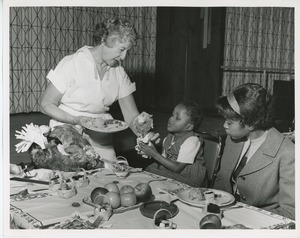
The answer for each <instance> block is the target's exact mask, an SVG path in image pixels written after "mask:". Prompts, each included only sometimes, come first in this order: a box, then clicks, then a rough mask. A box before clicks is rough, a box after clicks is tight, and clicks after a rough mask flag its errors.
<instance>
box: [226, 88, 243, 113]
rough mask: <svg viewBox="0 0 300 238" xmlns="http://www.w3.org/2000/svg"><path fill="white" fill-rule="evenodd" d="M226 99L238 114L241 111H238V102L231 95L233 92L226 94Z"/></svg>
mask: <svg viewBox="0 0 300 238" xmlns="http://www.w3.org/2000/svg"><path fill="white" fill-rule="evenodd" d="M227 101H228V103H229V105H230V106H231V108H232V109H233V110H234V111H235V112H236V113H237V114H239V115H240V116H242V115H241V111H240V106H239V104H238V102H237V101H236V98H235V96H234V95H233V93H230V94H229V95H228V96H227Z"/></svg>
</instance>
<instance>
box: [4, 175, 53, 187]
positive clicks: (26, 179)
mask: <svg viewBox="0 0 300 238" xmlns="http://www.w3.org/2000/svg"><path fill="white" fill-rule="evenodd" d="M10 180H15V181H20V182H30V183H38V184H45V185H49V182H46V181H41V180H35V179H28V178H18V177H13V178H10Z"/></svg>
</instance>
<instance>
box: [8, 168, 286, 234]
mask: <svg viewBox="0 0 300 238" xmlns="http://www.w3.org/2000/svg"><path fill="white" fill-rule="evenodd" d="M48 172H50V171H48ZM43 173H47V171H45V170H43ZM41 177H42V176H41ZM89 179H90V184H89V185H88V186H87V187H84V188H78V190H77V195H76V196H74V197H72V198H69V199H62V198H58V197H57V196H47V197H45V198H35V199H31V200H23V201H15V202H11V214H12V215H13V216H14V218H17V217H19V216H21V214H22V213H23V214H30V215H31V216H32V217H33V218H35V219H37V220H38V221H40V222H41V225H48V224H52V223H55V222H61V221H64V220H65V219H67V218H68V217H70V215H71V214H73V213H74V212H78V213H80V214H82V215H87V216H89V215H92V214H93V207H91V206H89V205H87V204H85V203H83V199H84V198H86V197H88V196H89V195H90V193H91V191H92V190H93V189H94V188H95V187H103V186H104V185H105V184H107V183H109V182H112V181H117V182H118V183H117V184H118V186H119V187H122V186H123V185H131V186H135V185H137V184H138V183H146V182H148V181H149V180H153V179H154V178H153V177H152V176H151V175H150V174H148V173H146V172H140V173H131V174H130V175H129V176H128V177H127V178H126V179H123V180H118V179H117V178H116V176H115V175H113V174H112V172H111V171H108V170H102V171H101V172H97V173H96V174H94V175H91V176H89ZM150 186H151V188H152V191H153V194H154V195H155V200H164V201H167V202H170V201H172V200H174V199H176V198H177V197H176V196H172V195H170V194H168V193H163V192H162V191H163V189H164V188H165V189H177V188H180V187H182V186H187V185H182V184H180V183H178V182H176V181H174V180H170V179H168V180H165V181H153V182H151V183H150ZM10 187H11V191H10V192H11V194H14V193H17V192H19V191H20V190H22V189H24V188H27V189H28V190H29V192H31V191H33V190H37V189H43V188H45V189H47V188H48V185H43V184H35V183H29V182H19V181H12V180H11V184H10ZM39 192H48V191H47V190H44V191H39ZM73 202H79V203H80V206H79V207H73V206H72V203H73ZM174 203H175V204H176V205H177V206H178V209H179V213H178V214H177V215H176V216H175V217H174V218H172V221H173V222H174V223H176V224H177V229H199V221H200V220H201V218H202V217H203V216H204V215H205V213H203V209H202V208H200V207H193V206H190V205H188V204H185V203H182V202H181V201H175V202H174ZM237 205H243V206H242V207H240V208H237V209H232V210H228V211H225V212H224V218H223V219H222V225H223V226H230V225H234V224H243V225H245V226H247V227H249V228H253V229H260V228H267V227H272V226H274V225H276V224H280V223H284V222H286V223H287V222H290V221H291V220H289V219H285V218H283V217H281V216H278V215H275V214H271V213H269V212H266V211H264V210H261V209H257V208H255V207H252V206H247V205H246V204H241V203H238V204H237ZM102 225H103V226H106V225H107V226H111V229H152V228H154V221H153V219H151V218H147V217H145V216H143V215H142V214H141V212H140V209H139V208H136V209H134V210H129V211H126V212H124V213H120V214H114V215H113V216H112V217H111V218H110V220H109V221H106V222H104V223H103V224H102ZM25 228H30V226H27V227H25Z"/></svg>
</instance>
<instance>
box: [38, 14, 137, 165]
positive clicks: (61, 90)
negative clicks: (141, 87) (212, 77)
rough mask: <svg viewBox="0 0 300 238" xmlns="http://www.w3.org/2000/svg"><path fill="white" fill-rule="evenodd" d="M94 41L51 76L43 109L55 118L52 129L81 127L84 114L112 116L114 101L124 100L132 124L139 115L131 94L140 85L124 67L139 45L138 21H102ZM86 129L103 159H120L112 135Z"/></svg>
mask: <svg viewBox="0 0 300 238" xmlns="http://www.w3.org/2000/svg"><path fill="white" fill-rule="evenodd" d="M93 40H94V46H93V47H91V46H83V47H82V48H80V49H79V50H78V51H77V52H76V53H74V54H72V55H69V56H66V57H64V58H63V59H62V60H61V61H60V62H59V64H58V65H57V66H56V68H55V69H54V70H51V71H50V72H49V74H48V75H47V79H48V80H49V81H50V83H49V85H48V87H47V89H46V91H45V93H44V95H43V98H42V101H41V110H42V112H43V113H45V114H47V115H49V116H50V117H52V119H51V120H50V127H52V128H53V127H54V126H56V125H60V124H63V123H68V124H72V125H74V126H76V127H77V128H79V131H80V129H81V131H82V125H81V119H82V118H84V117H88V118H97V117H101V118H103V119H111V118H112V116H111V115H110V114H109V113H108V110H109V107H110V106H111V105H112V104H113V103H114V102H115V101H118V102H119V105H120V108H121V111H122V114H123V117H124V120H125V122H126V123H127V124H128V125H130V123H131V122H132V120H133V119H134V118H136V117H137V116H138V115H139V112H138V109H137V106H136V103H135V101H134V98H133V95H132V93H133V92H134V91H135V90H136V87H135V84H134V83H132V82H131V81H130V79H129V77H128V75H127V74H126V72H125V70H124V68H123V67H122V66H121V61H122V60H124V59H125V57H126V53H127V51H128V50H130V49H131V47H132V46H133V45H135V44H136V40H137V34H136V31H135V29H134V28H133V25H132V24H131V23H130V22H128V21H126V20H120V19H108V20H106V21H104V22H102V23H101V24H97V26H96V30H95V32H94V35H93ZM134 132H135V131H134ZM86 133H88V134H89V135H88V136H87V135H85V136H87V138H88V139H89V141H90V143H91V145H92V146H93V147H94V148H95V150H96V152H98V153H99V154H100V156H101V157H102V158H105V159H108V160H113V159H114V158H115V156H116V155H115V151H114V148H113V145H112V135H111V134H108V133H99V132H97V133H92V132H91V131H87V132H86Z"/></svg>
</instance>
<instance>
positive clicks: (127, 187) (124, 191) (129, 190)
mask: <svg viewBox="0 0 300 238" xmlns="http://www.w3.org/2000/svg"><path fill="white" fill-rule="evenodd" d="M127 193H134V188H133V187H132V186H130V185H124V186H123V187H121V188H120V195H123V194H127Z"/></svg>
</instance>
